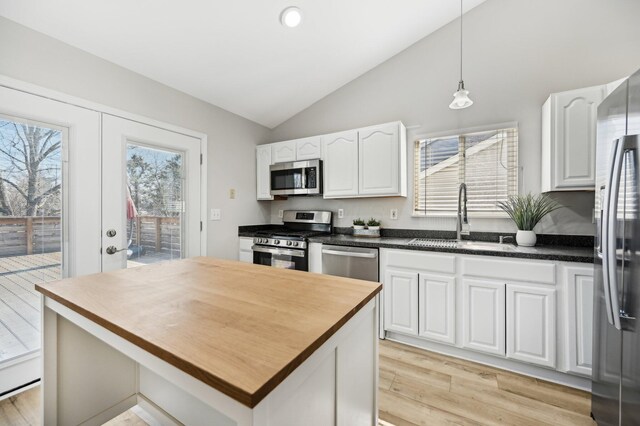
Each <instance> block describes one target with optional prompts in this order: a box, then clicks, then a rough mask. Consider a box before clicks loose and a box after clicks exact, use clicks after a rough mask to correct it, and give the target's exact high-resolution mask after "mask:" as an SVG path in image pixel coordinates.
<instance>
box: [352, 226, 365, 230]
mask: <svg viewBox="0 0 640 426" xmlns="http://www.w3.org/2000/svg"><path fill="white" fill-rule="evenodd" d="M353 229H364V225H353Z"/></svg>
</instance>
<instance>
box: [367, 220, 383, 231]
mask: <svg viewBox="0 0 640 426" xmlns="http://www.w3.org/2000/svg"><path fill="white" fill-rule="evenodd" d="M367 229H369V230H371V231H379V230H380V221H379V220H376V219H374V218H371V219H369V220H368V221H367Z"/></svg>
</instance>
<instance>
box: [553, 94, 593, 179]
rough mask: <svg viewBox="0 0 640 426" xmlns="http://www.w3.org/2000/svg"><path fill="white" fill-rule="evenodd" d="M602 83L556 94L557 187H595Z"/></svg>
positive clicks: (555, 172)
mask: <svg viewBox="0 0 640 426" xmlns="http://www.w3.org/2000/svg"><path fill="white" fill-rule="evenodd" d="M603 96H604V90H603V88H602V87H601V86H598V87H590V88H586V89H581V90H574V91H571V92H566V93H559V94H557V95H556V97H555V105H554V106H555V108H554V114H555V129H554V132H555V133H554V140H555V144H554V145H555V150H554V151H555V170H554V176H555V187H556V188H558V189H561V188H574V189H593V188H594V185H595V146H596V121H597V109H598V104H599V103H600V101H602V99H603Z"/></svg>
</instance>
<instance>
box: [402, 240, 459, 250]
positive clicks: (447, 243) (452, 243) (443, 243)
mask: <svg viewBox="0 0 640 426" xmlns="http://www.w3.org/2000/svg"><path fill="white" fill-rule="evenodd" d="M408 245H410V246H415V247H435V248H450V249H451V248H456V247H458V241H456V240H444V239H437V238H414V239H413V240H411V241H409V243H408Z"/></svg>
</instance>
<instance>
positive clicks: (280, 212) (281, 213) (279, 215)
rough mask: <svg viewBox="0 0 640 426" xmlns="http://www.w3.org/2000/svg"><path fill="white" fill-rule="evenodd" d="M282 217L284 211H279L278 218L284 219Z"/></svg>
mask: <svg viewBox="0 0 640 426" xmlns="http://www.w3.org/2000/svg"><path fill="white" fill-rule="evenodd" d="M282 216H284V210H278V217H279V218H281V219H282Z"/></svg>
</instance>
